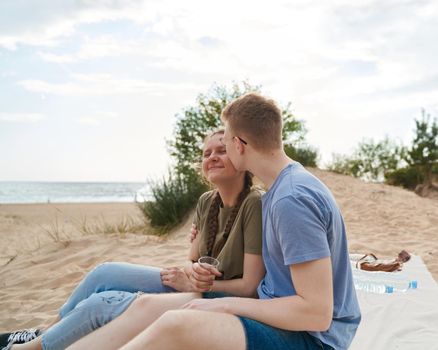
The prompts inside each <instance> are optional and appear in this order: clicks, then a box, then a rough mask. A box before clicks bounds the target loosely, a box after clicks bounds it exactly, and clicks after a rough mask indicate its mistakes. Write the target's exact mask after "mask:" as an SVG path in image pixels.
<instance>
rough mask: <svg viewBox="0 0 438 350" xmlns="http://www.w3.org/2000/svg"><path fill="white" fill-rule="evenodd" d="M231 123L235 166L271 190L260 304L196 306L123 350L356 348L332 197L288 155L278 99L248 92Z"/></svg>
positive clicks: (355, 321) (350, 289) (352, 296)
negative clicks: (284, 142)
mask: <svg viewBox="0 0 438 350" xmlns="http://www.w3.org/2000/svg"><path fill="white" fill-rule="evenodd" d="M222 120H223V122H224V124H225V134H224V137H223V139H222V142H223V144H224V145H225V146H226V150H227V154H228V157H229V158H230V160H231V162H232V163H233V165H234V167H235V168H236V169H238V170H249V171H250V172H252V173H253V174H254V175H255V176H257V177H258V178H259V179H261V180H262V182H263V183H264V184H265V185H266V187H267V189H268V191H267V192H266V194H265V195H264V196H263V198H262V207H263V259H264V263H265V267H266V275H265V277H264V279H263V280H262V282H261V283H260V285H259V287H258V296H259V298H260V299H247V298H220V299H201V300H195V301H191V302H189V303H188V304H186V305H185V306H184V307H183V308H184V309H191V310H176V311H169V312H167V313H166V314H164V315H163V316H162V317H161V318H160V319H158V320H157V321H156V322H155V323H154V324H153V325H152V326H150V327H149V328H147V329H146V330H145V331H144V332H143V333H141V334H140V335H139V336H137V337H136V338H134V339H133V340H132V341H131V342H129V343H128V344H126V345H125V347H123V349H125V350H127V349H131V350H132V349H167V350H171V349H189V348H190V349H192V350H193V349H205V348H209V349H236V350H244V349H248V350H259V349H260V350H261V349H263V350H270V349H276V350H282V349H331V348H334V349H347V348H348V346H349V344H350V343H351V341H352V339H353V337H354V334H355V332H356V329H357V327H358V325H359V322H360V318H361V316H360V310H359V305H358V302H357V298H356V293H355V290H354V285H353V278H352V273H351V268H350V263H349V256H348V246H347V239H346V233H345V226H344V222H343V219H342V216H341V213H340V211H339V209H338V207H337V205H336V202H335V200H334V198H333V196H332V194H331V193H330V191H329V190H328V188H327V187H326V186H325V185H324V184H323V183H321V182H320V181H319V180H318V179H317V178H315V177H314V176H313V175H312V174H310V173H309V172H308V171H306V170H305V169H304V168H303V167H302V166H301V165H300V164H299V163H297V162H295V161H293V160H292V159H290V158H289V157H287V155H286V154H285V152H284V150H283V145H282V139H281V135H282V133H281V131H282V117H281V112H280V110H279V108H278V107H277V106H276V105H275V103H274V102H273V101H271V100H269V99H266V98H264V97H262V96H260V95H257V94H253V93H251V94H247V95H244V96H242V97H241V98H239V99H237V100H235V101H233V102H232V103H230V104H229V105H228V106H227V107H226V108H225V109H224V111H223V113H222ZM206 311H207V312H206ZM212 312H216V313H212Z"/></svg>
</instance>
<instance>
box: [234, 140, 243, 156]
mask: <svg viewBox="0 0 438 350" xmlns="http://www.w3.org/2000/svg"><path fill="white" fill-rule="evenodd" d="M233 141H234V142H235V143H236V146H237V147H236V149H237V153H239V154H240V155H242V154H244V153H245V147H243V145H242V142H240V140H239V139H238V138H237V137H236V138H234V139H233Z"/></svg>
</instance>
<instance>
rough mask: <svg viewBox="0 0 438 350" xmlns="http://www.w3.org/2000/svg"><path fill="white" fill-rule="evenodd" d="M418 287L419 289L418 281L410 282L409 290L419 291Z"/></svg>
mask: <svg viewBox="0 0 438 350" xmlns="http://www.w3.org/2000/svg"><path fill="white" fill-rule="evenodd" d="M417 287H418V284H417V281H415V280H414V281H411V282H409V288H411V289H417Z"/></svg>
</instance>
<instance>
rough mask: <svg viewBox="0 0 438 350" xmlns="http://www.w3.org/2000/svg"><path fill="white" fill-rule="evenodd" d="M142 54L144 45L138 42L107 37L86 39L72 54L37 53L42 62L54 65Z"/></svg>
mask: <svg viewBox="0 0 438 350" xmlns="http://www.w3.org/2000/svg"><path fill="white" fill-rule="evenodd" d="M143 54H144V43H142V42H140V41H138V40H126V39H123V40H122V39H116V38H114V37H111V36H108V35H107V36H100V37H97V38H90V37H86V38H85V40H84V44H83V45H82V46H81V47H80V49H79V50H78V51H77V52H73V53H62V54H56V53H51V52H47V51H40V52H38V55H39V56H40V58H41V59H43V60H44V61H47V62H55V63H76V62H79V61H86V60H91V59H99V58H104V57H111V56H114V57H120V56H123V57H124V58H126V56H128V55H137V56H138V55H143Z"/></svg>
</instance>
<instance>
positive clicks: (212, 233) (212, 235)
mask: <svg viewBox="0 0 438 350" xmlns="http://www.w3.org/2000/svg"><path fill="white" fill-rule="evenodd" d="M252 177H253V175H252V174H251V173H250V172H249V171H246V172H245V178H244V185H243V189H242V191H241V192H240V193H239V196H238V197H237V203H236V205H235V206H234V207H233V209H232V210H231V213H230V216H229V217H228V220H227V223H226V225H225V230H224V234H223V236H222V237H221V239H220V240H219V241H218V242H217V244H216V245H215V244H214V243H215V241H216V235H217V233H218V232H217V231H218V228H219V208H220V206H221V205H222V198H221V196H220V194H219V192H218V191H216V194H215V195H214V198H213V200H212V202H211V205H210V210H209V211H208V217H207V222H208V236H207V237H208V238H207V255H208V256H212V257H217V256H218V255H219V253H220V251H221V250H222V248H223V247H224V245H225V243H226V242H227V239H228V236H229V235H230V231H231V228H232V227H233V224H234V221H235V220H236V216H237V213H238V212H239V209H240V206H241V205H242V203H243V201H244V200H245V198H246V197H247V196H248V194H249V192H250V191H251V187H252Z"/></svg>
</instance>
